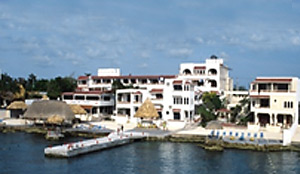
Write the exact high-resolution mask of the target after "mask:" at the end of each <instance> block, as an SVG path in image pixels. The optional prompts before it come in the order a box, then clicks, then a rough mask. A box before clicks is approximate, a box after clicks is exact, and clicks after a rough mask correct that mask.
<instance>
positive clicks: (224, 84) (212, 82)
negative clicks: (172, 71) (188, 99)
mask: <svg viewBox="0 0 300 174" xmlns="http://www.w3.org/2000/svg"><path fill="white" fill-rule="evenodd" d="M229 70H230V69H229V68H228V67H227V66H225V65H224V60H223V59H220V58H217V57H216V56H211V57H210V58H209V59H206V61H205V63H182V64H180V70H179V75H178V78H180V79H189V80H192V82H193V84H194V86H195V92H197V93H199V94H201V93H202V92H216V93H218V94H220V95H224V92H225V91H232V90H233V80H232V79H231V78H230V77H229Z"/></svg>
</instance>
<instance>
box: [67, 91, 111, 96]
mask: <svg viewBox="0 0 300 174" xmlns="http://www.w3.org/2000/svg"><path fill="white" fill-rule="evenodd" d="M106 93H112V92H111V91H76V92H64V93H63V94H62V95H74V94H98V95H100V94H106Z"/></svg>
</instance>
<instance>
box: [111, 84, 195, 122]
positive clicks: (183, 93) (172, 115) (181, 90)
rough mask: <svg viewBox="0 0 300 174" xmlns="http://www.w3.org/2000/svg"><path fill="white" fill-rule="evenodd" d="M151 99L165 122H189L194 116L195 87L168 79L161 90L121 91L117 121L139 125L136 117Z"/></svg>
mask: <svg viewBox="0 0 300 174" xmlns="http://www.w3.org/2000/svg"><path fill="white" fill-rule="evenodd" d="M147 98H149V99H150V100H151V102H152V103H153V104H154V106H155V108H156V110H157V112H158V114H159V118H160V119H161V120H164V121H180V122H189V121H191V120H192V119H193V116H194V86H193V85H192V83H191V81H187V80H178V79H167V80H166V81H165V85H164V86H162V87H161V88H152V89H151V90H147V89H142V88H141V89H120V90H117V92H116V113H115V119H116V120H118V121H119V122H124V121H125V122H128V121H129V122H133V123H137V122H138V121H139V120H138V118H135V117H134V115H135V113H136V112H137V110H138V108H139V107H140V106H141V105H142V104H143V103H144V101H145V100H146V99H147Z"/></svg>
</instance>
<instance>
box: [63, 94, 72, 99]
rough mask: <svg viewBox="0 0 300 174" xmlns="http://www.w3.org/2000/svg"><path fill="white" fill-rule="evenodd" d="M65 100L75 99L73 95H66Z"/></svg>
mask: <svg viewBox="0 0 300 174" xmlns="http://www.w3.org/2000/svg"><path fill="white" fill-rule="evenodd" d="M63 97H64V100H72V99H73V95H64V96H63Z"/></svg>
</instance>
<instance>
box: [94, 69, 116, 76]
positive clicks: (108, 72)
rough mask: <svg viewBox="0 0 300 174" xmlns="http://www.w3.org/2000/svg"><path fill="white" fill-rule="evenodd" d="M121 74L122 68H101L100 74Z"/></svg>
mask: <svg viewBox="0 0 300 174" xmlns="http://www.w3.org/2000/svg"><path fill="white" fill-rule="evenodd" d="M119 75H121V71H120V68H99V69H98V76H119Z"/></svg>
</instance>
